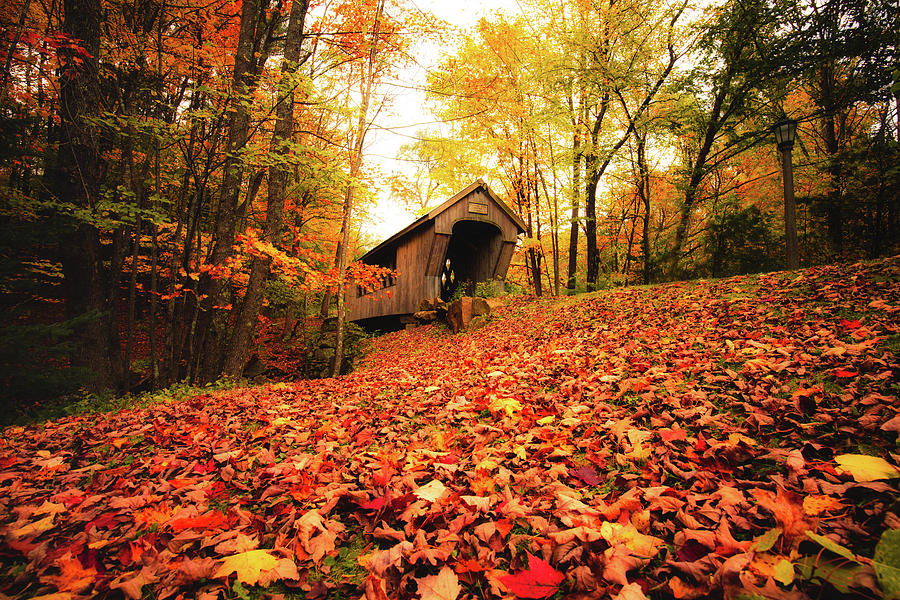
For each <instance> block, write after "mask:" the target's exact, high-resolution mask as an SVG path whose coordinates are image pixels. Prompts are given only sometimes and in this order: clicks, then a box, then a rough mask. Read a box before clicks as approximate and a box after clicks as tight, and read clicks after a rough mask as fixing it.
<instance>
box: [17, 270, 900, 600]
mask: <svg viewBox="0 0 900 600" xmlns="http://www.w3.org/2000/svg"><path fill="white" fill-rule="evenodd" d="M898 273H900V261H898V260H897V259H892V260H889V261H883V262H877V263H873V264H865V265H863V264H856V265H852V266H845V267H821V268H815V269H810V270H806V271H802V272H792V273H783V272H782V273H773V274H768V275H761V276H755V277H746V276H740V277H733V278H730V279H725V280H716V281H706V282H699V283H690V284H688V283H678V284H670V285H664V286H659V287H650V288H640V289H634V288H626V289H617V290H615V291H611V292H606V293H602V294H600V295H593V296H589V297H586V298H583V299H577V300H568V301H553V302H550V301H532V302H524V301H516V302H513V303H511V304H510V305H509V306H508V307H507V308H506V309H504V310H503V311H501V312H500V314H499V315H498V316H497V317H496V318H494V319H493V320H491V321H490V322H489V323H487V324H486V325H485V326H484V327H483V328H481V329H479V330H477V331H474V332H470V333H464V334H459V335H450V334H449V333H448V332H447V331H446V329H443V328H441V327H437V326H428V327H420V328H417V329H415V330H409V331H403V332H399V333H396V334H391V335H388V336H385V337H383V338H380V339H378V340H377V341H376V343H375V347H374V349H373V351H372V353H371V354H370V355H369V356H368V358H367V359H366V364H365V365H364V366H363V367H362V368H361V369H359V370H358V371H357V372H355V373H353V374H351V375H347V376H344V377H341V378H338V379H323V380H316V381H299V382H297V383H293V384H277V385H270V386H263V387H256V388H247V389H240V390H232V391H225V392H219V393H214V394H210V395H205V396H199V397H196V398H192V399H190V400H188V401H183V402H172V403H166V404H159V405H156V406H154V407H151V408H147V409H132V410H126V411H122V412H119V413H115V414H106V415H102V416H99V417H98V416H90V417H76V418H67V419H62V420H59V421H55V422H50V423H46V424H43V425H38V426H33V427H28V428H22V427H16V428H9V429H6V430H5V431H4V432H3V435H2V438H0V498H2V500H0V523H2V524H0V540H2V541H0V557H2V558H0V560H2V565H3V566H2V570H0V573H2V575H0V593H2V594H4V595H5V596H6V597H15V598H26V597H28V598H33V597H44V598H78V597H86V596H98V597H110V598H113V597H123V596H124V597H128V598H135V599H137V598H142V597H158V598H180V597H182V598H186V597H197V598H214V597H223V596H224V597H227V598H234V597H247V595H248V594H249V593H250V592H248V590H249V589H250V588H252V587H253V586H257V587H259V588H260V589H264V590H266V591H267V593H270V594H283V595H285V596H288V597H298V598H299V597H305V598H325V597H326V596H327V597H333V595H336V594H338V593H340V594H342V595H343V597H360V596H364V597H365V598H369V599H376V598H378V599H383V598H423V599H426V600H430V599H434V598H440V599H443V600H447V599H449V600H455V599H456V598H464V597H480V598H488V597H506V598H511V597H519V598H550V597H566V598H602V597H611V598H619V599H622V600H624V599H641V598H660V597H674V598H706V597H710V598H715V597H723V596H724V597H738V595H740V594H749V595H750V597H754V598H797V599H802V598H818V597H840V596H844V597H853V598H877V597H881V596H884V597H896V594H897V592H898V590H900V588H898V587H897V584H898V582H897V578H896V572H897V568H898V566H900V565H898V560H897V544H898V541H900V540H898V536H897V530H898V529H900V519H898V514H897V504H896V499H897V496H898V490H897V487H896V481H897V477H898V476H900V472H898V471H897V468H896V465H897V464H898V462H900V460H898V457H897V454H896V448H897V446H896V444H897V435H898V429H900V417H898V416H897V411H898V400H897V394H896V392H897V383H896V382H897V368H898V361H897V355H896V348H897V339H898V334H900V331H898V325H897V323H898V319H897V312H898V310H900V284H898ZM254 597H256V596H254ZM263 597H266V596H263ZM272 597H277V596H272Z"/></svg>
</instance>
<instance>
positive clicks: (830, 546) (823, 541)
mask: <svg viewBox="0 0 900 600" xmlns="http://www.w3.org/2000/svg"><path fill="white" fill-rule="evenodd" d="M806 536H807V537H808V538H809V539H811V540H812V541H814V542H816V543H817V544H819V545H820V546H822V547H823V548H825V549H826V550H830V551H831V552H834V553H835V554H837V555H839V556H843V557H844V558H846V559H847V560H852V561H853V562H856V563H858V562H859V560H857V558H856V555H855V554H853V552H851V551H850V549H849V548H845V547H844V546H841V545H840V544H838V543H837V542H833V541H831V540H830V539H828V538H827V537H825V536H824V535H818V534H815V533H813V532H811V531H807V532H806Z"/></svg>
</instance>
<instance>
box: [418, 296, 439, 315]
mask: <svg viewBox="0 0 900 600" xmlns="http://www.w3.org/2000/svg"><path fill="white" fill-rule="evenodd" d="M442 304H443V301H442V300H441V299H440V298H423V299H422V300H419V306H418V311H419V312H426V311H431V310H437V308H438V307H439V306H441V305H442Z"/></svg>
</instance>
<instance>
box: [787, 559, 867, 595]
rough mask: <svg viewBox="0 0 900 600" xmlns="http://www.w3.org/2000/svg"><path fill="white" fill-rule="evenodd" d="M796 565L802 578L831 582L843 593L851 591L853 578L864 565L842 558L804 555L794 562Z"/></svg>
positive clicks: (797, 571)
mask: <svg viewBox="0 0 900 600" xmlns="http://www.w3.org/2000/svg"><path fill="white" fill-rule="evenodd" d="M794 567H795V569H796V573H797V575H799V576H800V578H801V579H806V580H809V581H820V582H824V583H829V584H831V586H832V587H834V589H836V590H837V591H839V592H840V593H842V594H849V593H850V586H851V585H853V580H854V579H855V578H856V575H857V573H858V572H859V571H861V570H862V569H863V566H862V565H860V564H853V563H848V562H847V561H845V560H844V559H841V558H822V557H818V558H817V557H815V556H804V557H803V558H801V559H800V560H798V561H797V562H796V563H794Z"/></svg>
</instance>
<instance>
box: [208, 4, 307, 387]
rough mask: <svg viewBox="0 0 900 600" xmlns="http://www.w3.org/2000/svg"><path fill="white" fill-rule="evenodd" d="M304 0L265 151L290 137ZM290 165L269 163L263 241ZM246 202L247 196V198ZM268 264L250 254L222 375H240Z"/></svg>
mask: <svg viewBox="0 0 900 600" xmlns="http://www.w3.org/2000/svg"><path fill="white" fill-rule="evenodd" d="M307 7H308V0H294V3H293V4H292V5H291V14H290V19H289V21H288V27H287V37H286V39H285V42H284V56H283V58H282V60H281V74H282V79H281V85H282V86H284V89H282V90H280V92H279V94H278V98H277V108H276V109H275V128H274V130H273V132H272V141H271V144H270V147H269V151H270V152H271V153H272V154H281V153H284V151H285V146H286V144H288V143H289V142H290V140H291V137H292V133H293V128H294V88H293V86H294V81H293V79H292V78H291V77H290V75H291V74H293V73H296V71H297V67H298V63H299V61H300V50H301V47H302V44H303V24H304V20H305V18H306V11H307ZM290 171H291V169H290V167H289V166H288V165H286V164H283V163H275V164H273V165H272V166H270V167H269V192H268V193H269V196H268V199H267V203H266V225H265V229H264V230H263V241H264V242H267V243H269V244H272V245H275V244H276V243H277V242H278V238H279V237H280V235H279V234H280V232H281V223H282V217H283V215H284V202H285V197H286V196H287V182H288V176H289V175H290ZM247 202H250V199H248V200H247ZM271 266H272V257H271V256H268V255H264V256H262V257H254V258H253V263H252V266H251V267H250V280H249V282H248V283H247V292H246V294H245V295H244V301H243V303H242V304H241V309H240V311H239V312H238V315H237V318H236V321H235V326H234V333H233V334H232V337H231V344H229V347H228V353H227V354H226V355H225V366H224V368H223V374H224V375H225V376H226V377H231V378H236V377H240V376H241V373H242V372H243V370H244V365H245V364H246V362H247V355H248V353H249V350H250V342H251V340H252V337H253V333H254V331H255V329H256V321H257V318H258V317H259V311H260V309H261V308H262V303H263V297H264V292H265V281H266V278H267V277H268V276H269V270H270V268H271Z"/></svg>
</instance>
